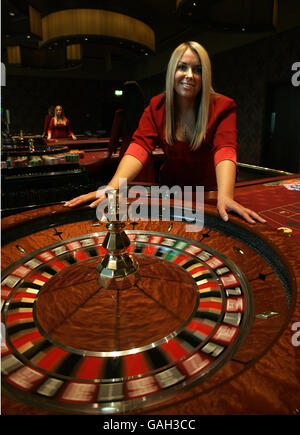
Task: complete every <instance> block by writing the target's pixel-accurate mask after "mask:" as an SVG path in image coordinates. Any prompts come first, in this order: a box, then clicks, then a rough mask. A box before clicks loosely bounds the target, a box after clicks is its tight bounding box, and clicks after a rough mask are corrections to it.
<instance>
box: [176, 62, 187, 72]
mask: <svg viewBox="0 0 300 435" xmlns="http://www.w3.org/2000/svg"><path fill="white" fill-rule="evenodd" d="M177 69H179V70H180V71H186V70H187V66H186V65H183V64H182V63H179V64H178V65H177Z"/></svg>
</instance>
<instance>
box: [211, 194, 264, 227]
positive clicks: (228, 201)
mask: <svg viewBox="0 0 300 435" xmlns="http://www.w3.org/2000/svg"><path fill="white" fill-rule="evenodd" d="M217 209H218V212H219V215H220V216H221V218H222V219H223V220H224V221H228V219H229V218H228V213H227V212H229V211H233V212H234V213H236V214H238V215H240V216H241V217H242V218H243V219H245V221H247V222H249V223H250V224H255V221H258V222H260V223H262V224H264V223H266V220H265V219H263V218H262V217H261V216H259V214H257V213H256V212H255V211H253V210H250V208H246V207H244V206H242V205H241V204H239V203H238V202H236V201H235V200H234V199H232V198H229V197H222V198H218V203H217Z"/></svg>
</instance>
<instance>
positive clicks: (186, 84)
mask: <svg viewBox="0 0 300 435" xmlns="http://www.w3.org/2000/svg"><path fill="white" fill-rule="evenodd" d="M201 73H202V70H201V62H200V59H199V57H198V56H197V54H196V53H194V51H192V50H191V49H190V48H188V49H187V50H186V51H185V52H184V53H183V55H182V56H181V58H180V59H179V61H178V64H177V68H176V72H175V76H174V90H175V92H176V94H177V95H178V96H179V97H182V98H186V99H194V98H195V97H196V96H197V94H198V93H199V92H200V90H201V86H202V75H201Z"/></svg>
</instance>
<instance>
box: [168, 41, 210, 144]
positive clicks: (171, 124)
mask: <svg viewBox="0 0 300 435" xmlns="http://www.w3.org/2000/svg"><path fill="white" fill-rule="evenodd" d="M188 48H190V49H191V50H192V51H193V52H194V53H196V54H197V56H198V57H199V59H200V62H201V67H202V87H201V91H200V93H199V108H198V115H197V119H196V126H195V132H194V136H193V139H192V141H191V144H190V147H191V149H192V150H196V149H197V148H199V147H200V146H201V143H202V141H203V139H204V138H205V135H206V128H207V122H208V116H209V106H210V97H211V95H212V94H214V93H215V91H214V90H213V88H212V83H211V82H212V80H211V64H210V59H209V56H208V53H207V51H206V50H205V48H204V47H202V45H201V44H199V43H198V42H194V41H189V42H184V43H183V44H180V45H179V46H178V47H177V48H176V49H175V50H174V51H173V53H172V55H171V58H170V60H169V64H168V68H167V74H166V126H165V128H166V130H165V134H166V142H167V143H168V144H169V145H173V143H174V139H175V101H174V76H175V72H176V68H177V64H178V61H179V60H180V58H181V57H182V55H183V54H184V52H185V51H186V50H187V49H188Z"/></svg>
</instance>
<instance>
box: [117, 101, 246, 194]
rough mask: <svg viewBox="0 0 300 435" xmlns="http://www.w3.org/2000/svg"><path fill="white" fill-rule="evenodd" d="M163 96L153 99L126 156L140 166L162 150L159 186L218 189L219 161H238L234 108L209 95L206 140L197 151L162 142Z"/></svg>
mask: <svg viewBox="0 0 300 435" xmlns="http://www.w3.org/2000/svg"><path fill="white" fill-rule="evenodd" d="M165 106H166V104H165V94H160V95H157V96H155V97H153V98H152V99H151V101H150V104H149V106H148V107H147V108H146V109H145V111H144V113H143V115H142V117H141V120H140V124H139V127H138V129H137V130H136V132H135V133H134V135H133V137H132V142H131V144H130V146H129V148H128V150H127V151H126V153H125V154H127V155H132V156H134V157H136V158H137V159H138V160H140V161H141V162H142V163H143V164H144V163H145V162H146V161H147V159H148V156H149V155H150V154H151V153H152V151H153V149H154V148H155V147H156V146H158V147H162V148H163V150H164V152H165V156H166V159H165V161H164V163H163V164H162V166H161V168H160V179H159V183H160V184H165V185H167V186H174V185H180V186H204V188H205V189H206V190H210V189H215V188H216V186H217V181H216V173H215V167H216V165H217V164H218V163H219V162H220V161H222V160H232V161H233V162H235V163H236V161H237V147H238V146H237V130H236V104H235V102H234V101H233V100H232V99H230V98H228V97H225V96H224V95H221V94H212V96H211V103H210V112H209V119H208V125H207V131H206V137H205V140H204V142H203V143H202V145H201V146H200V148H198V149H197V150H196V151H192V150H191V149H190V146H189V143H188V142H181V141H175V142H174V144H173V145H172V146H170V145H168V144H167V143H166V140H165Z"/></svg>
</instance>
